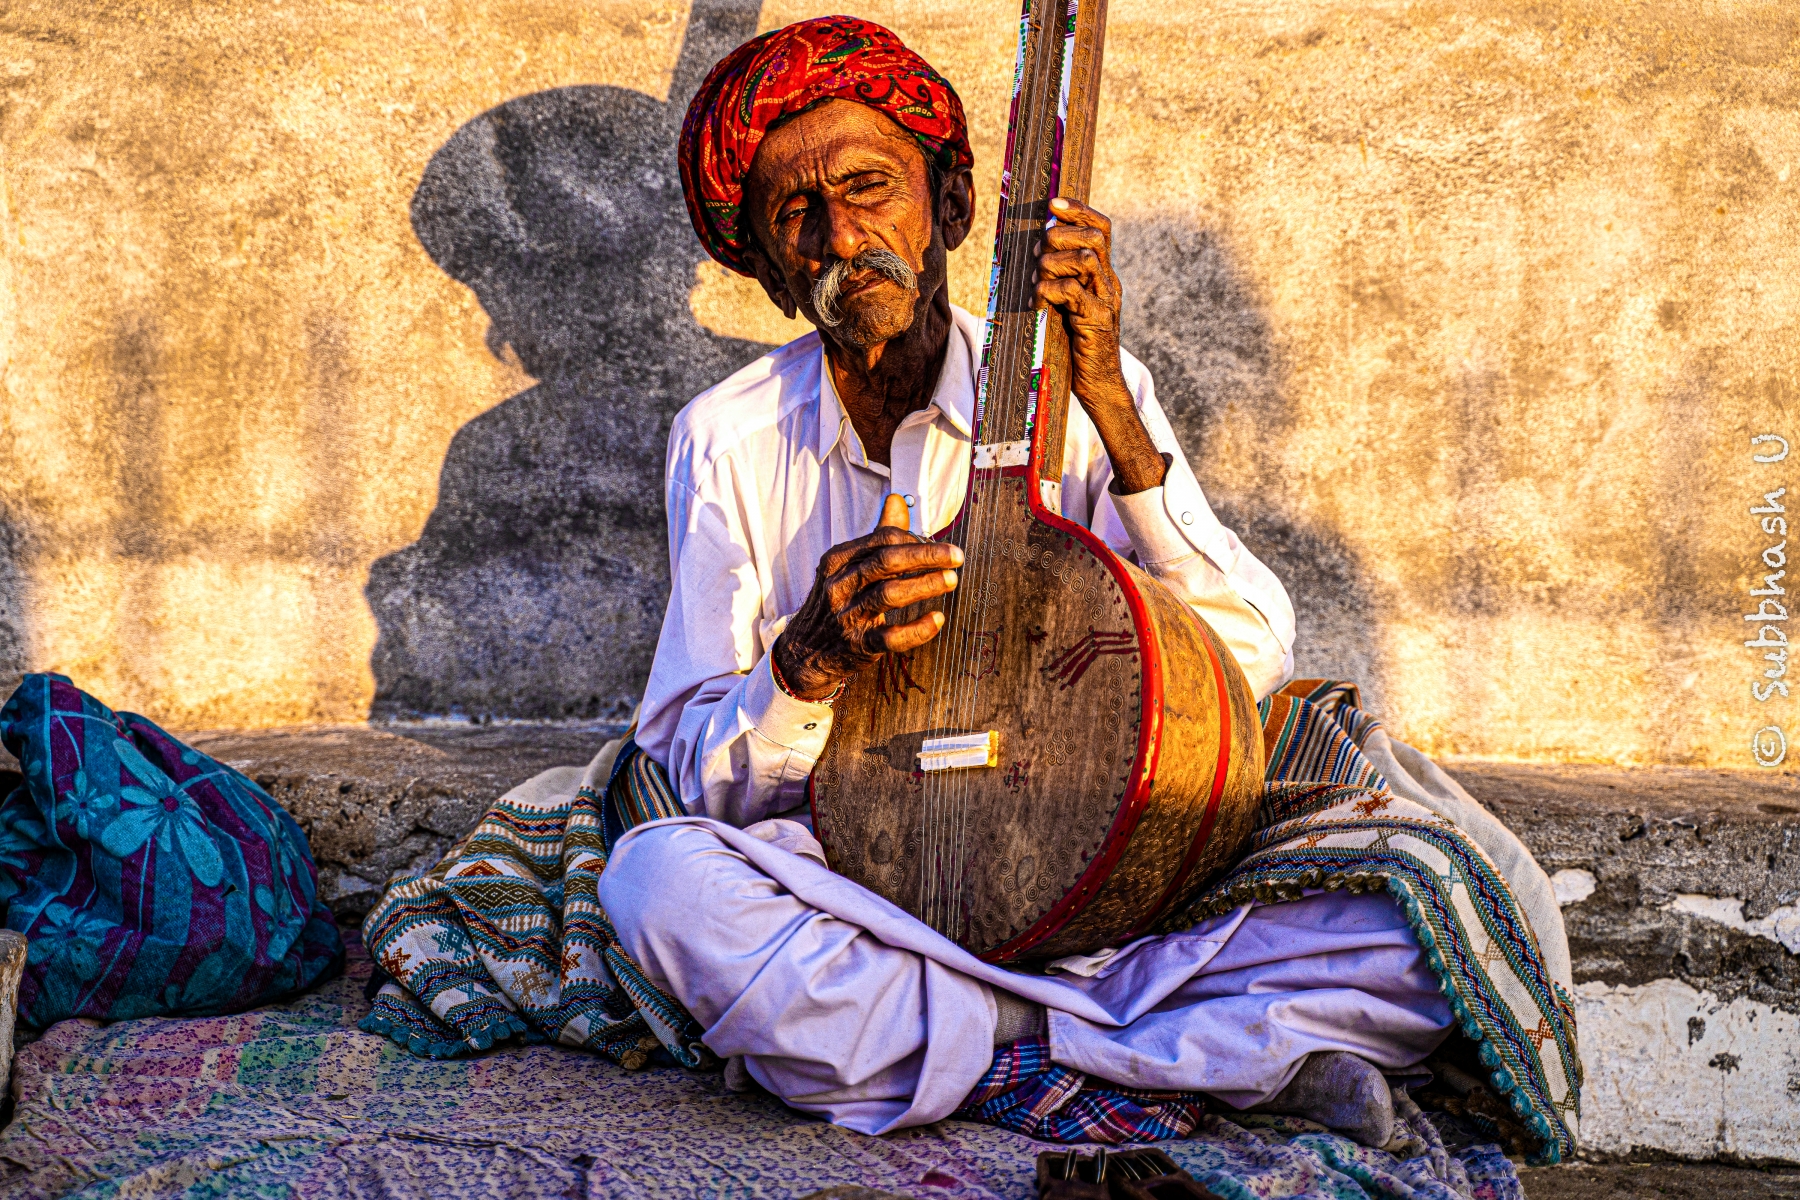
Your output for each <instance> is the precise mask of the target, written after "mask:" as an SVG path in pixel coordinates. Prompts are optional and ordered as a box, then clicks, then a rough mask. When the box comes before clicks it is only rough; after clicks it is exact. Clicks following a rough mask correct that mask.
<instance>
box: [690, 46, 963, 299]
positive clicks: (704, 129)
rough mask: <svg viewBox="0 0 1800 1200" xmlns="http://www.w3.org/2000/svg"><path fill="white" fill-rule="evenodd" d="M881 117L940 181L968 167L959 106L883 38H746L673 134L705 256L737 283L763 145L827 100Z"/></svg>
mask: <svg viewBox="0 0 1800 1200" xmlns="http://www.w3.org/2000/svg"><path fill="white" fill-rule="evenodd" d="M834 99H836V100H851V101H854V102H856V103H858V104H866V105H868V106H869V107H870V108H873V109H875V110H877V111H878V112H881V113H883V114H885V115H886V116H888V117H890V118H891V119H892V120H893V121H894V122H895V123H896V124H898V125H899V126H900V127H901V128H902V129H904V130H906V132H908V133H910V134H911V135H912V136H913V138H914V140H916V141H917V142H918V143H919V147H920V149H922V150H923V151H924V152H925V156H926V159H927V160H928V161H930V162H933V163H936V164H937V166H938V168H939V169H940V170H942V171H945V172H950V171H958V170H961V169H962V168H964V167H967V166H970V165H971V164H972V163H974V161H975V158H974V155H973V154H971V153H970V151H969V138H968V132H967V124H966V122H965V120H964V118H963V108H962V101H961V100H960V99H958V98H957V95H956V89H955V88H952V87H951V86H950V84H949V82H948V81H947V80H945V79H944V77H943V76H941V75H939V74H938V73H937V72H936V71H934V70H932V69H931V64H929V63H927V62H926V61H925V60H924V59H922V58H920V57H919V56H918V55H917V54H914V53H913V52H912V51H911V50H908V49H907V48H906V46H905V44H904V43H902V42H901V41H900V39H899V38H898V37H896V36H895V35H894V34H893V33H892V32H891V31H889V30H887V29H884V28H882V27H881V26H880V25H877V24H875V23H874V22H873V21H864V20H860V19H858V18H856V17H819V18H817V19H814V20H811V21H800V22H797V23H796V24H793V25H789V26H787V27H786V28H785V29H776V30H772V31H770V32H769V33H765V34H763V35H762V36H760V37H756V38H752V39H751V40H750V41H748V42H745V43H744V44H743V45H742V46H739V47H738V48H737V49H736V50H733V51H732V52H731V53H730V54H728V55H726V56H725V57H724V58H722V59H720V60H719V63H718V65H717V66H715V67H714V68H713V69H712V72H711V73H710V74H709V75H707V77H706V82H705V83H703V84H701V85H700V90H699V92H697V93H696V94H695V95H694V100H693V103H692V104H690V105H689V106H688V111H687V118H686V120H684V121H683V122H682V125H681V146H680V149H679V151H678V155H677V157H678V158H679V160H680V163H681V187H682V191H683V192H684V193H685V194H686V196H687V206H688V217H689V219H690V220H692V221H693V223H694V232H695V233H697V234H699V235H700V242H701V244H702V245H704V246H705V247H706V252H707V253H708V254H710V255H712V256H713V257H714V258H715V259H717V260H718V261H719V262H721V263H723V264H724V265H726V266H727V267H730V268H731V269H732V270H734V271H736V272H738V273H739V274H740V275H748V274H749V273H750V272H749V271H748V269H746V267H745V266H744V257H743V256H744V247H745V244H746V243H745V232H746V231H745V230H744V229H742V228H741V227H740V225H739V216H740V209H741V206H742V204H743V199H744V176H746V175H748V174H749V173H750V163H751V161H752V160H753V159H754V158H755V157H756V147H757V146H758V145H759V144H761V142H762V139H763V135H764V134H766V133H767V132H768V131H769V130H770V129H771V128H773V127H774V126H775V125H777V124H779V123H780V122H781V121H782V120H784V119H785V118H788V117H791V116H794V115H795V114H797V113H802V112H805V111H806V110H807V109H809V108H811V107H813V106H814V105H816V104H819V103H822V102H823V101H826V100H834Z"/></svg>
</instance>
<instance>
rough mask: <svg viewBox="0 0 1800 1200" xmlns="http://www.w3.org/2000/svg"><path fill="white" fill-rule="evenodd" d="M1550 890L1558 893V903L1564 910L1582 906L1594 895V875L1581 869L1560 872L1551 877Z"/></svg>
mask: <svg viewBox="0 0 1800 1200" xmlns="http://www.w3.org/2000/svg"><path fill="white" fill-rule="evenodd" d="M1550 890H1551V891H1553V892H1555V893H1556V902H1557V903H1558V904H1560V905H1561V906H1562V907H1564V908H1567V907H1569V905H1571V904H1580V903H1581V902H1582V901H1583V900H1586V899H1587V898H1588V897H1589V896H1591V895H1593V894H1594V873H1593V872H1592V871H1583V870H1582V869H1581V868H1580V867H1575V868H1573V869H1571V870H1566V871H1558V872H1557V873H1556V874H1554V875H1552V876H1551V877H1550Z"/></svg>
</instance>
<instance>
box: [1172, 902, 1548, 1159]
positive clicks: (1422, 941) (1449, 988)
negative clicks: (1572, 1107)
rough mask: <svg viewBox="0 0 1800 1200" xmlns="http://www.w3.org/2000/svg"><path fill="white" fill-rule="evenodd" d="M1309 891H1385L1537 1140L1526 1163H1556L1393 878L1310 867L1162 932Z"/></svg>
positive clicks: (1533, 1112) (1542, 1120)
mask: <svg viewBox="0 0 1800 1200" xmlns="http://www.w3.org/2000/svg"><path fill="white" fill-rule="evenodd" d="M1309 889H1311V890H1324V891H1327V892H1338V891H1345V892H1352V893H1356V892H1380V891H1385V892H1387V893H1388V894H1389V895H1391V896H1393V897H1394V899H1395V900H1397V901H1399V903H1400V907H1401V909H1402V910H1403V911H1404V912H1405V913H1406V923H1407V924H1408V925H1410V926H1411V927H1412V931H1413V936H1415V937H1417V938H1418V939H1419V945H1420V947H1421V948H1422V949H1423V950H1424V951H1425V960H1426V962H1427V963H1429V964H1430V966H1431V973H1432V974H1433V975H1435V976H1436V977H1437V981H1438V990H1439V991H1441V992H1443V993H1444V997H1445V998H1446V999H1447V1000H1449V1002H1450V1011H1451V1012H1452V1013H1453V1014H1454V1015H1455V1017H1456V1024H1457V1028H1458V1029H1460V1030H1462V1032H1463V1035H1464V1036H1466V1037H1467V1038H1468V1039H1469V1040H1470V1041H1471V1042H1474V1043H1475V1046H1476V1049H1477V1050H1478V1051H1479V1052H1480V1054H1481V1062H1482V1065H1483V1066H1485V1067H1487V1068H1488V1072H1489V1075H1488V1079H1489V1082H1490V1083H1492V1084H1493V1085H1494V1090H1495V1091H1497V1092H1499V1093H1500V1094H1501V1095H1502V1096H1504V1097H1505V1098H1506V1100H1507V1103H1508V1104H1510V1105H1511V1106H1512V1110H1513V1112H1515V1113H1517V1114H1518V1116H1519V1119H1520V1120H1521V1121H1522V1122H1523V1123H1524V1125H1525V1128H1526V1129H1528V1130H1530V1131H1531V1134H1532V1136H1533V1137H1535V1138H1536V1139H1537V1144H1538V1148H1537V1152H1536V1153H1534V1154H1531V1155H1529V1156H1528V1157H1527V1159H1526V1161H1527V1162H1528V1163H1529V1164H1530V1165H1531V1166H1534V1167H1544V1166H1554V1165H1556V1164H1557V1163H1560V1162H1561V1161H1562V1143H1561V1141H1560V1139H1559V1138H1558V1137H1557V1135H1556V1131H1555V1130H1554V1129H1553V1128H1552V1127H1551V1124H1550V1120H1549V1118H1548V1117H1546V1116H1544V1114H1543V1113H1541V1112H1539V1111H1538V1110H1537V1109H1536V1107H1535V1106H1533V1104H1532V1103H1531V1100H1530V1098H1529V1097H1528V1096H1526V1095H1525V1094H1524V1089H1522V1088H1520V1087H1519V1081H1518V1080H1517V1079H1516V1078H1514V1076H1513V1071H1512V1068H1511V1067H1510V1066H1509V1065H1508V1064H1507V1062H1506V1060H1505V1059H1503V1058H1502V1057H1501V1056H1500V1052H1499V1051H1498V1050H1496V1049H1494V1045H1493V1042H1492V1041H1491V1040H1490V1039H1489V1038H1488V1037H1487V1035H1486V1033H1485V1031H1484V1030H1483V1029H1482V1028H1481V1023H1480V1022H1479V1021H1477V1020H1476V1019H1475V1014H1474V1013H1472V1012H1470V1011H1469V1006H1468V1004H1467V1003H1466V1002H1465V1001H1464V1000H1463V998H1462V996H1461V995H1459V994H1458V992H1457V990H1456V984H1455V981H1454V979H1453V977H1452V975H1451V973H1450V969H1449V967H1448V966H1447V965H1446V964H1445V962H1444V953H1443V951H1442V950H1441V949H1440V948H1439V947H1438V942H1437V933H1436V932H1435V931H1434V930H1433V929H1432V928H1431V925H1430V923H1429V922H1427V921H1426V920H1425V914H1424V912H1423V911H1422V910H1421V909H1420V907H1419V902H1418V900H1417V898H1415V897H1414V896H1413V894H1412V893H1411V892H1409V891H1407V890H1406V885H1405V883H1404V882H1403V881H1402V880H1400V879H1399V878H1398V877H1396V876H1393V875H1390V874H1389V873H1387V872H1385V871H1331V872H1327V871H1325V870H1324V869H1322V868H1319V867H1312V868H1309V869H1308V870H1305V871H1302V872H1300V873H1299V874H1298V875H1295V876H1293V877H1292V878H1289V879H1282V880H1270V879H1260V880H1256V881H1254V882H1251V881H1245V882H1243V883H1238V884H1233V885H1232V886H1231V887H1229V888H1227V889H1225V890H1224V891H1222V892H1220V893H1218V894H1216V895H1214V896H1211V897H1209V898H1207V899H1205V900H1203V901H1199V902H1196V903H1195V904H1193V905H1192V906H1190V907H1189V908H1187V909H1186V910H1185V911H1183V912H1182V914H1181V916H1180V917H1178V918H1176V919H1175V920H1173V921H1171V922H1169V924H1168V925H1167V926H1166V927H1165V928H1166V929H1167V930H1170V931H1172V930H1176V929H1190V928H1192V927H1193V926H1194V925H1196V924H1198V923H1199V922H1200V921H1201V920H1202V919H1204V918H1206V917H1213V916H1218V915H1220V914H1222V913H1228V912H1230V911H1232V910H1233V909H1235V908H1239V907H1241V906H1242V905H1245V904H1253V903H1254V904H1275V903H1279V902H1282V901H1288V900H1299V899H1302V898H1304V896H1305V894H1306V892H1307V890H1309Z"/></svg>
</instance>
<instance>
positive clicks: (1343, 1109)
mask: <svg viewBox="0 0 1800 1200" xmlns="http://www.w3.org/2000/svg"><path fill="white" fill-rule="evenodd" d="M1250 1111H1251V1112H1267V1113H1284V1114H1286V1115H1288V1116H1295V1117H1305V1118H1306V1119H1307V1120H1309V1121H1317V1122H1318V1123H1319V1124H1321V1125H1324V1126H1326V1127H1328V1128H1330V1129H1334V1130H1336V1131H1337V1132H1339V1133H1342V1134H1344V1135H1345V1136H1346V1137H1352V1138H1355V1139H1356V1140H1357V1141H1359V1142H1361V1143H1362V1144H1363V1145H1365V1146H1385V1145H1387V1143H1388V1142H1389V1141H1390V1140H1392V1138H1393V1136H1394V1096H1393V1093H1392V1092H1391V1091H1389V1090H1388V1082H1387V1080H1386V1079H1384V1078H1383V1077H1382V1074H1381V1071H1380V1070H1379V1069H1377V1068H1376V1066H1375V1065H1374V1064H1373V1063H1371V1062H1369V1061H1368V1060H1367V1059H1364V1058H1358V1057H1357V1056H1356V1055H1354V1054H1348V1053H1345V1052H1344V1051H1342V1050H1332V1051H1326V1052H1320V1053H1315V1054H1309V1055H1307V1056H1306V1061H1305V1062H1303V1063H1301V1064H1300V1070H1299V1071H1298V1072H1296V1073H1295V1075H1294V1078H1293V1080H1292V1081H1291V1082H1290V1083H1289V1084H1288V1085H1287V1086H1286V1087H1284V1088H1282V1089H1281V1090H1280V1091H1279V1092H1276V1093H1275V1094H1274V1095H1273V1096H1271V1097H1269V1099H1267V1100H1265V1101H1263V1102H1262V1103H1261V1104H1257V1105H1252V1106H1251V1108H1250Z"/></svg>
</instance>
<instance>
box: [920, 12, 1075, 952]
mask: <svg viewBox="0 0 1800 1200" xmlns="http://www.w3.org/2000/svg"><path fill="white" fill-rule="evenodd" d="M1036 7H1037V6H1036V4H1031V5H1028V7H1027V9H1026V13H1025V15H1024V17H1023V18H1022V21H1023V23H1024V24H1025V26H1026V28H1027V29H1028V30H1030V31H1031V32H1030V33H1027V34H1026V40H1025V43H1024V44H1023V45H1022V46H1021V48H1020V54H1021V57H1022V60H1023V61H1022V62H1021V64H1020V84H1019V102H1018V106H1017V109H1016V113H1017V124H1016V125H1015V129H1014V134H1013V145H1012V147H1010V148H1011V149H1012V151H1013V154H1012V156H1011V158H1010V160H1009V161H1008V162H1007V164H1006V167H1007V170H1008V173H1009V179H1008V183H1009V184H1010V187H1009V188H1008V189H1007V190H1008V192H1009V193H1010V194H1009V195H1008V196H1007V197H1006V198H1005V202H1006V207H1005V209H1004V210H1003V212H1004V213H1008V214H1010V213H1021V215H1032V216H1036V217H1037V219H1036V220H1035V221H1033V222H1032V225H1031V226H1029V227H1025V228H1019V227H1017V217H1013V218H1011V219H1010V220H1007V219H1003V224H1002V230H1001V244H1000V255H999V257H1000V259H1001V262H1000V271H999V277H998V280H997V291H998V292H999V293H1000V294H999V295H998V296H996V297H995V302H994V313H995V319H996V329H995V330H994V333H993V344H992V350H991V353H990V355H989V361H988V375H987V379H986V383H985V387H983V388H982V389H981V391H982V400H983V404H982V410H981V411H980V413H979V415H978V418H977V422H976V428H975V431H974V433H975V437H974V441H975V443H976V444H981V443H983V442H984V441H985V442H993V441H996V440H997V439H998V438H1009V437H1010V436H1011V435H1013V434H1014V433H1015V432H1017V431H1018V430H1017V425H1018V424H1020V423H1022V422H1023V420H1024V419H1025V418H1026V416H1027V414H1026V413H1025V412H1024V411H1023V410H1024V408H1025V407H1026V406H1027V405H1029V402H1030V390H1031V376H1030V373H1031V369H1032V366H1033V359H1034V357H1035V353H1034V352H1035V350H1036V348H1037V347H1036V343H1037V341H1038V337H1039V325H1040V318H1039V315H1038V314H1037V312H1036V306H1035V303H1034V299H1035V297H1034V293H1035V283H1034V280H1033V274H1034V272H1033V269H1032V268H1033V262H1034V260H1033V254H1032V248H1033V244H1034V243H1035V242H1036V241H1037V239H1038V237H1039V236H1040V235H1041V230H1042V229H1043V227H1044V226H1045V224H1046V223H1047V222H1046V221H1045V219H1044V217H1045V216H1046V215H1047V208H1045V206H1047V204H1048V201H1049V198H1050V185H1051V183H1052V181H1053V179H1054V177H1055V175H1056V174H1057V172H1056V168H1055V163H1054V161H1053V158H1054V151H1055V136H1056V132H1057V129H1056V118H1057V117H1058V116H1060V109H1061V101H1062V98H1063V92H1064V88H1063V86H1062V80H1061V75H1062V68H1063V66H1064V63H1063V58H1064V53H1063V51H1064V46H1063V35H1062V34H1063V29H1064V28H1065V21H1066V19H1067V16H1069V15H1072V12H1073V8H1074V5H1073V4H1069V5H1068V9H1069V12H1068V13H1065V12H1062V11H1060V10H1061V9H1062V8H1063V4H1061V3H1058V2H1057V0H1050V3H1049V4H1047V5H1045V7H1047V8H1049V9H1050V12H1049V13H1047V14H1040V13H1037V12H1034V11H1033V10H1034V9H1035V8H1036ZM1046 17H1053V18H1055V19H1045V18H1046ZM1047 110H1048V111H1047ZM1040 208H1044V209H1045V212H1044V214H1038V213H1037V212H1036V211H1035V210H1037V209H1040ZM1041 400H1042V398H1041V397H1040V403H1041ZM971 469H972V470H973V463H972V462H971ZM1008 483H1009V481H1008V480H1007V479H1006V478H1005V477H1004V476H1002V475H1001V473H1000V471H999V470H998V469H993V470H989V471H987V472H986V473H985V478H979V479H972V480H971V481H970V485H969V489H968V492H967V496H968V500H969V508H970V511H968V512H966V513H965V514H964V520H963V534H962V538H961V541H962V543H963V550H964V567H963V570H962V576H963V580H962V584H961V586H959V587H958V589H957V590H956V591H955V592H953V593H952V594H951V595H950V597H948V598H947V600H946V602H945V616H946V618H947V620H946V622H945V625H946V627H950V626H954V627H955V628H956V630H957V636H956V638H955V639H954V643H955V644H951V643H952V641H953V639H951V638H939V639H936V646H935V647H934V653H933V659H932V683H931V689H930V694H929V696H928V697H927V701H928V703H927V709H928V712H929V713H930V725H931V727H932V728H933V729H936V730H939V731H946V732H969V731H972V730H973V729H974V725H975V720H976V717H977V716H978V715H979V712H980V709H981V707H982V706H981V703H980V702H981V696H982V692H983V690H984V689H983V677H984V671H985V668H986V666H988V665H989V664H987V663H986V662H985V659H984V645H983V634H984V633H988V634H995V635H997V632H998V631H991V630H987V629H986V625H987V623H988V620H987V619H988V615H989V613H990V611H991V609H992V606H993V601H994V599H995V595H994V589H995V586H996V583H997V573H998V566H999V563H998V559H999V558H1000V554H999V549H1000V547H999V546H998V545H997V544H996V530H997V529H998V527H999V526H1000V523H1001V516H1002V513H1001V506H1002V504H1003V503H1004V501H1005V492H1006V488H1007V485H1008ZM986 649H987V650H988V652H989V653H991V654H997V653H998V650H999V647H998V645H995V646H993V647H990V648H986ZM991 665H992V666H994V667H995V668H996V672H995V673H996V674H997V666H998V664H997V662H996V663H994V664H991ZM922 790H923V794H922V796H921V801H922V806H923V807H922V812H921V819H922V830H921V838H920V855H921V880H920V883H921V889H920V890H921V893H922V895H921V901H922V903H921V905H920V909H921V915H922V916H923V917H924V919H925V921H926V923H927V924H929V925H931V926H932V927H933V928H934V929H937V930H938V931H939V932H941V933H943V934H944V935H945V936H946V937H949V938H951V939H952V940H960V937H961V934H962V920H963V905H964V899H965V881H966V876H967V853H968V842H969V837H968V817H969V808H970V806H971V796H972V793H973V791H974V780H973V773H972V772H966V771H957V770H952V771H944V772H928V773H926V774H925V777H924V780H923V789H922Z"/></svg>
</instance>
